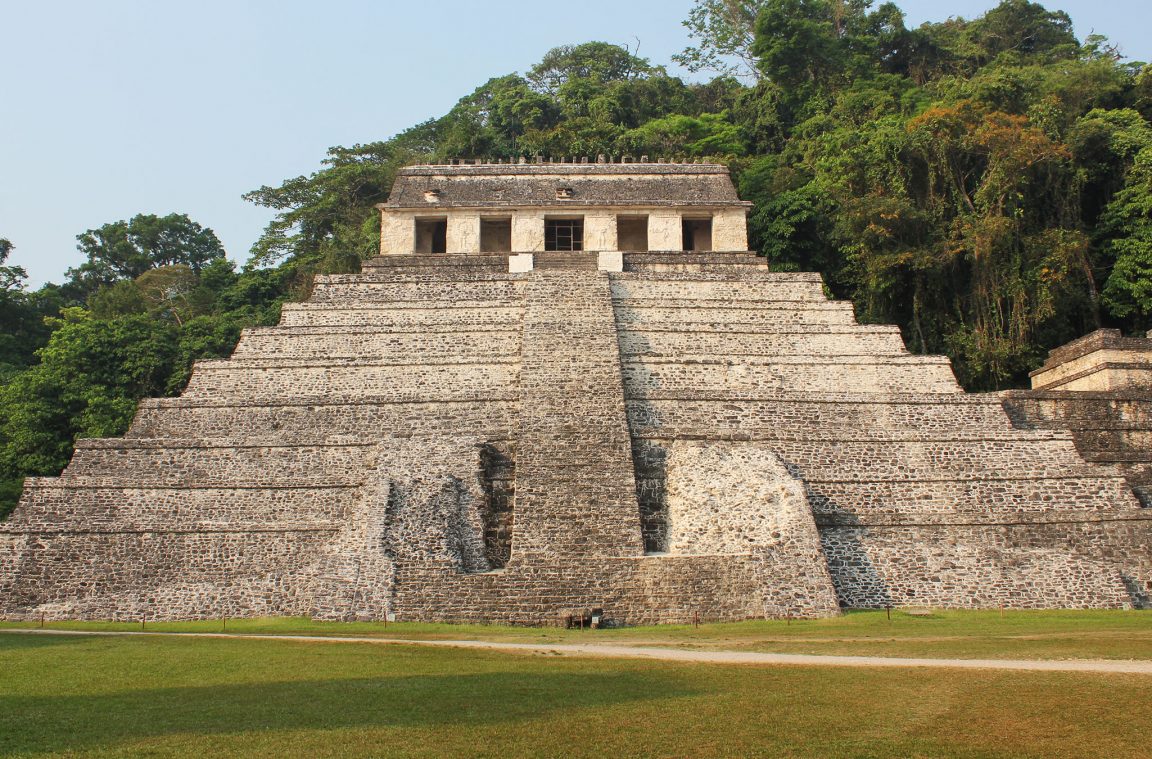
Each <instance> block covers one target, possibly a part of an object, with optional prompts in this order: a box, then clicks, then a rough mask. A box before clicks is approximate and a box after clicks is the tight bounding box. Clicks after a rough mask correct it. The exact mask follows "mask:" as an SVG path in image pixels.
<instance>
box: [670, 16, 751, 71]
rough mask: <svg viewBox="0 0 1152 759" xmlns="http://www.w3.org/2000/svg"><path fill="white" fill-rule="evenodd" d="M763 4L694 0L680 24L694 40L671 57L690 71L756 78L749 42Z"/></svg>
mask: <svg viewBox="0 0 1152 759" xmlns="http://www.w3.org/2000/svg"><path fill="white" fill-rule="evenodd" d="M766 4H767V2H766V0H696V4H695V5H694V6H692V10H691V11H689V13H688V18H687V19H686V20H685V21H684V22H683V24H684V26H685V27H686V28H687V29H688V36H689V37H691V38H692V39H694V40H696V41H697V44H696V45H695V46H691V47H687V48H685V49H684V51H683V52H681V53H679V54H678V55H673V56H672V60H674V61H676V62H677V63H679V64H680V65H681V66H684V67H685V68H686V69H688V70H689V71H693V72H696V71H713V72H715V73H716V74H717V76H720V77H727V76H732V77H739V78H743V79H751V80H753V81H755V80H758V79H759V78H760V69H759V68H758V66H757V59H756V56H755V55H753V53H752V43H753V40H754V38H755V27H756V17H757V16H758V15H759V14H760V11H761V9H763V8H764V6H765V5H766Z"/></svg>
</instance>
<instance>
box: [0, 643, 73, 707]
mask: <svg viewBox="0 0 1152 759" xmlns="http://www.w3.org/2000/svg"><path fill="white" fill-rule="evenodd" d="M84 643H85V639H84V638H83V637H81V636H75V637H72V636H68V635H25V634H22V633H12V634H7V635H5V634H3V633H0V653H4V652H8V651H21V650H32V649H38V648H56V647H59V646H80V645H83V644H84ZM2 693H3V691H0V694H2Z"/></svg>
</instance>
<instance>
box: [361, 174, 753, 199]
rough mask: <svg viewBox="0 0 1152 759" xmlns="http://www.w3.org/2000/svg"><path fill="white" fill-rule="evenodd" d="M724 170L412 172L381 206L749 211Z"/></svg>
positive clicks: (400, 178)
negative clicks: (726, 209)
mask: <svg viewBox="0 0 1152 759" xmlns="http://www.w3.org/2000/svg"><path fill="white" fill-rule="evenodd" d="M749 205H751V204H750V203H745V202H743V201H741V200H740V198H739V197H738V196H737V195H736V188H735V187H733V186H732V179H731V178H730V177H729V175H728V168H727V167H726V166H723V165H721V164H695V163H687V164H678V163H534V164H463V165H452V166H409V167H407V168H404V169H401V170H400V173H399V174H398V175H397V177H396V183H395V185H393V187H392V194H391V195H390V196H389V198H388V202H386V203H382V204H380V206H379V207H380V208H388V209H416V208H418V209H432V208H523V207H547V208H560V207H564V206H570V207H571V206H575V207H584V206H670V207H680V206H704V207H724V206H740V207H744V206H749Z"/></svg>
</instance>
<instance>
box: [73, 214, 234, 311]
mask: <svg viewBox="0 0 1152 759" xmlns="http://www.w3.org/2000/svg"><path fill="white" fill-rule="evenodd" d="M76 239H77V240H78V241H79V243H80V244H79V246H78V247H79V249H80V252H81V253H83V254H84V255H85V256H87V258H88V260H87V261H86V262H85V263H83V264H81V265H80V266H78V267H76V268H74V269H69V270H68V276H69V278H70V280H71V281H70V285H71V286H72V287H74V288H75V289H76V291H77V292H79V293H80V294H83V295H87V294H89V293H92V292H95V291H96V290H97V289H98V288H99V287H101V286H104V285H110V284H112V283H113V282H116V281H117V280H121V279H135V278H136V277H139V276H140V275H141V274H143V273H144V272H146V271H148V270H150V269H154V268H157V267H160V266H172V265H175V264H182V265H185V266H188V267H189V268H190V269H191V270H192V271H194V272H198V271H200V269H202V268H203V267H204V266H205V265H207V264H208V263H210V262H211V261H213V260H215V259H217V258H223V257H224V247H223V246H222V245H221V244H220V240H219V238H217V237H216V233H215V232H213V231H212V230H211V229H207V228H206V227H202V226H201V225H200V224H198V223H196V222H194V221H192V220H191V219H189V218H188V216H186V215H185V214H175V213H173V214H168V215H167V216H154V215H152V214H139V215H137V216H133V217H132V218H131V219H130V220H128V221H115V222H112V223H110V224H105V225H104V226H102V227H99V228H97V229H90V230H88V231H87V232H84V233H83V234H81V235H79V236H78V237H77V238H76Z"/></svg>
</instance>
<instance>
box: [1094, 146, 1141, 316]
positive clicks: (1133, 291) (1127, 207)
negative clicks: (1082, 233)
mask: <svg viewBox="0 0 1152 759" xmlns="http://www.w3.org/2000/svg"><path fill="white" fill-rule="evenodd" d="M1100 226H1101V232H1102V237H1104V238H1105V239H1106V242H1105V243H1104V247H1105V252H1106V254H1107V255H1108V257H1109V258H1111V259H1112V260H1114V261H1115V265H1114V267H1113V268H1112V272H1111V274H1110V275H1109V277H1108V280H1107V282H1105V284H1104V303H1105V305H1106V306H1107V308H1108V309H1109V311H1110V312H1111V313H1112V314H1113V315H1114V316H1116V317H1118V318H1120V319H1124V320H1127V321H1128V323H1129V324H1130V325H1132V326H1135V327H1137V328H1139V329H1141V330H1146V329H1148V328H1149V327H1150V326H1152V146H1150V147H1146V148H1144V149H1143V150H1141V151H1140V153H1139V154H1138V155H1137V156H1136V160H1135V162H1134V164H1133V166H1132V169H1131V170H1130V171H1129V173H1128V177H1127V181H1126V182H1125V185H1124V188H1123V189H1121V190H1120V192H1118V193H1116V196H1115V197H1114V198H1113V200H1112V202H1111V203H1109V204H1108V207H1107V208H1106V209H1105V211H1104V215H1103V217H1102V218H1101V224H1100Z"/></svg>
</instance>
